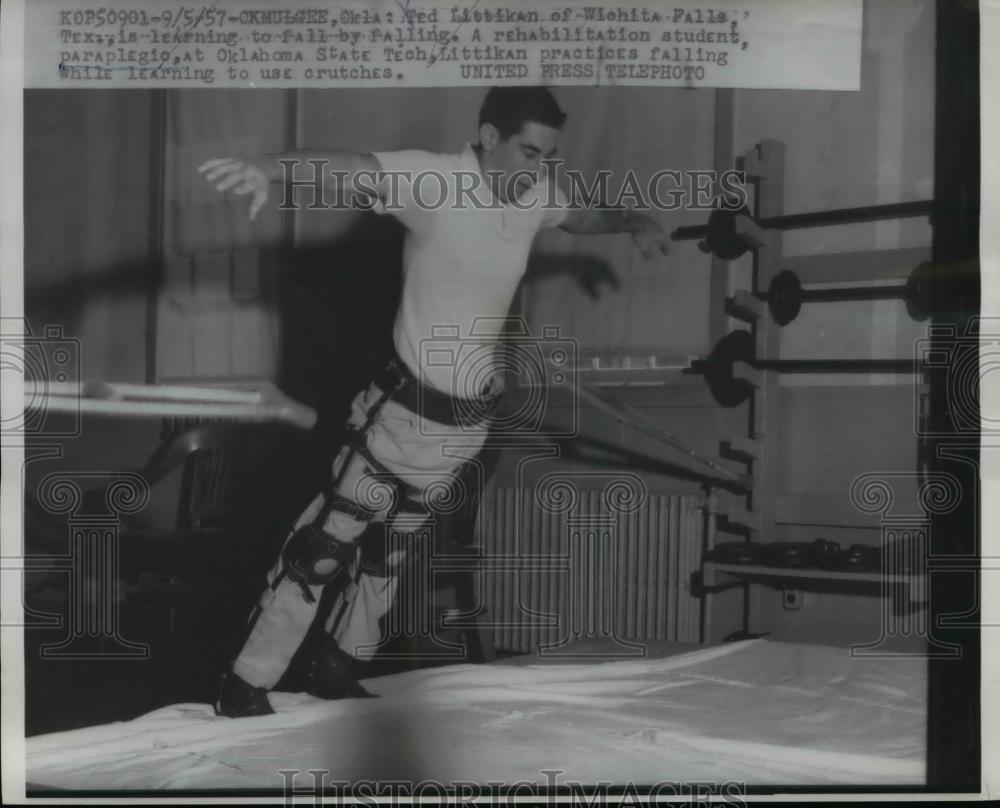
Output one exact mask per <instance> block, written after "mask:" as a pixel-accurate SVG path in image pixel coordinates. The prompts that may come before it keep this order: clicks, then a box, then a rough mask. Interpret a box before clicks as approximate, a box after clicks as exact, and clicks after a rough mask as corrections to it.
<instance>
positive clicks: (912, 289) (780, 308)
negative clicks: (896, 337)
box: [765, 262, 935, 326]
mask: <svg viewBox="0 0 1000 808" xmlns="http://www.w3.org/2000/svg"><path fill="white" fill-rule="evenodd" d="M933 274H934V265H933V264H931V263H929V262H924V263H922V264H920V265H918V266H917V267H916V268H915V269H914V270H913V271H912V272H911V273H910V277H909V278H907V279H906V283H902V284H892V285H886V286H870V287H867V286H857V287H850V288H843V289H810V290H808V291H803V289H802V285H801V284H800V283H799V279H798V276H796V274H795V273H794V272H792V271H791V270H788V269H786V270H783V271H781V272H779V273H778V274H777V275H775V276H774V278H773V279H772V280H771V284H770V286H768V288H767V296H766V297H765V300H767V308H768V311H770V312H771V317H772V318H773V319H774V321H775V322H776V323H777V324H778V325H781V326H784V325H788V324H789V323H790V322H792V320H794V319H795V318H796V317H798V316H799V310H800V309H801V308H802V304H803V303H814V302H830V301H836V300H897V299H898V300H905V301H906V311H907V313H908V314H909V315H910V317H912V318H913V319H914V320H918V321H919V320H926V319H927V318H928V317H930V316H931V314H932V313H933V312H934V303H935V297H934V287H933V285H932V275H933Z"/></svg>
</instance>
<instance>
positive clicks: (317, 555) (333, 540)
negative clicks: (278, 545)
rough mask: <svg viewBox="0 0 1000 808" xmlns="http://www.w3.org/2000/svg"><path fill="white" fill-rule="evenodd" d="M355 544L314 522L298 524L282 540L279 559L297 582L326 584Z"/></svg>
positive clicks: (343, 562)
mask: <svg viewBox="0 0 1000 808" xmlns="http://www.w3.org/2000/svg"><path fill="white" fill-rule="evenodd" d="M356 548H357V545H356V544H355V543H354V542H347V541H341V540H340V539H338V538H337V537H336V536H333V535H331V534H330V533H326V532H325V531H323V530H321V529H320V528H319V527H318V526H317V525H316V523H315V522H313V523H310V524H308V525H303V526H302V527H300V528H299V529H298V530H296V531H295V533H294V534H293V535H292V537H291V538H290V539H289V540H288V541H287V542H285V546H284V548H283V549H282V551H281V560H282V563H283V564H284V568H285V573H286V574H287V575H288V577H289V578H290V579H291V580H293V581H295V582H296V583H298V584H300V585H302V586H303V587H309V586H325V585H326V584H328V583H330V582H331V581H333V580H335V579H336V578H337V576H338V575H340V573H341V572H343V570H345V569H346V568H347V565H348V564H349V563H350V560H351V558H353V556H354V553H355V551H356ZM307 599H308V598H307Z"/></svg>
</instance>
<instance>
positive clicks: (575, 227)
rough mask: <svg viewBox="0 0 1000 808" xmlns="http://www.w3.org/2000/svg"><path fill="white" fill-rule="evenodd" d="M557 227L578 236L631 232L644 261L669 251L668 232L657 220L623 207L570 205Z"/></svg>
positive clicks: (667, 253) (666, 253)
mask: <svg viewBox="0 0 1000 808" xmlns="http://www.w3.org/2000/svg"><path fill="white" fill-rule="evenodd" d="M558 226H559V227H560V228H561V229H562V230H565V231H566V232H568V233H575V234H578V235H601V234H604V233H631V234H632V241H634V242H635V246H636V247H637V248H638V250H639V252H641V253H642V254H643V256H644V257H645V258H646V259H647V260H648V259H652V258H655V257H657V256H658V255H661V256H662V255H669V254H670V235H669V234H668V233H667V231H666V230H664V229H663V227H662V226H661V225H660V223H659V222H657V221H656V220H655V219H652V218H650V217H649V216H646V215H644V214H642V213H636V212H635V211H632V210H628V209H627V208H571V209H569V210H568V211H567V213H566V217H565V218H564V219H563V220H562V222H561V223H560V224H559V225H558Z"/></svg>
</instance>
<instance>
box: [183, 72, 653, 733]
mask: <svg viewBox="0 0 1000 808" xmlns="http://www.w3.org/2000/svg"><path fill="white" fill-rule="evenodd" d="M565 119H566V116H565V113H563V111H562V110H561V109H560V108H559V105H558V104H557V102H556V100H555V98H554V97H553V96H552V94H551V93H550V92H549V91H548V90H547V89H544V88H540V87H504V88H494V89H492V90H490V91H489V93H487V95H486V98H485V99H484V101H483V104H482V107H481V109H480V112H479V143H478V145H476V146H466V148H465V150H464V151H463V152H462V153H461V154H456V155H442V154H433V153H429V152H423V151H398V152H374V153H356V152H347V151H328V152H308V153H304V152H295V153H291V154H285V155H272V156H270V157H268V158H261V159H260V160H256V161H248V160H237V159H231V158H222V159H216V160H210V161H208V162H207V163H205V164H204V165H203V166H201V167H200V168H199V171H202V172H203V173H204V174H205V177H206V179H207V180H209V181H211V182H213V183H216V187H217V188H218V190H220V191H232V192H234V193H236V194H239V195H249V196H250V197H251V203H250V216H251V218H253V217H254V216H255V215H256V214H257V213H258V212H259V211H260V209H261V207H262V206H263V205H264V204H265V202H266V200H267V198H268V189H269V186H270V184H271V183H272V182H284V181H286V176H285V172H284V170H283V167H282V165H281V164H280V163H279V162H278V161H279V160H281V159H296V160H298V161H302V162H305V161H309V162H314V161H320V163H321V164H322V165H323V166H324V168H325V170H326V171H325V174H324V176H323V183H324V187H329V188H332V189H336V190H337V191H338V192H340V193H341V194H344V193H352V194H356V193H359V192H360V193H361V194H363V195H368V196H369V197H370V198H371V202H372V204H373V206H374V208H375V209H376V210H378V211H379V212H382V213H391V214H392V215H394V216H396V218H398V219H399V221H400V222H401V223H402V224H403V225H405V227H406V230H407V232H406V237H405V242H404V247H403V293H402V299H401V303H400V307H399V311H398V313H397V316H396V321H395V325H394V329H393V343H394V346H395V350H396V356H395V357H394V358H393V359H392V360H391V361H390V362H389V364H388V366H387V367H386V368H385V369H384V370H383V371H382V372H381V373H379V374H377V376H376V378H374V379H373V380H372V383H371V384H370V386H369V387H368V388H367V389H366V390H364V391H362V392H360V393H358V395H357V397H356V398H355V399H354V402H353V404H352V412H351V415H350V417H349V419H348V434H349V436H350V437H349V438H348V440H347V441H346V443H345V445H344V446H343V447H342V448H341V450H340V452H339V454H338V455H337V457H336V459H335V461H334V464H333V474H332V478H331V482H330V484H329V486H328V487H327V489H326V490H325V491H323V492H322V493H321V494H319V495H318V496H317V497H316V498H315V499H314V500H313V502H312V503H311V504H310V505H309V506H308V507H307V508H306V510H305V511H304V512H303V513H302V515H301V516H300V517H299V519H298V521H297V522H296V524H295V527H294V529H293V530H292V532H291V535H290V536H289V537H288V538H287V540H286V541H285V544H284V547H283V548H282V551H281V554H280V557H279V558H278V560H277V562H276V564H275V566H274V568H273V569H272V570H271V571H270V572H269V574H268V586H267V588H266V589H265V590H264V592H263V594H262V595H261V597H260V600H259V602H258V604H257V606H256V608H255V610H254V613H253V614H252V615H251V618H250V622H249V636H248V638H247V640H246V642H245V644H244V645H243V648H242V651H241V652H240V654H239V656H238V657H237V659H236V660H235V662H234V663H233V666H232V669H231V670H230V671H228V672H227V673H226V674H225V675H224V677H223V680H222V686H221V690H220V694H219V698H218V700H217V702H216V711H217V712H218V713H219V714H220V715H226V716H231V717H239V716H250V715H262V714H266V713H271V712H273V709H272V707H271V704H270V702H269V700H268V695H267V694H268V691H269V690H271V689H272V688H273V687H274V686H275V685H276V684H277V683H278V681H279V680H280V679H281V677H282V675H283V674H284V673H285V670H286V669H287V668H288V666H289V664H290V662H291V660H292V657H293V656H294V655H295V654H296V652H297V651H298V650H299V647H300V646H301V645H302V643H303V641H304V640H305V638H306V636H307V634H309V633H310V629H311V627H312V624H313V622H314V620H315V619H316V616H317V610H318V603H319V600H320V597H321V595H322V594H323V590H324V588H325V587H326V586H327V585H329V584H331V583H333V582H334V581H337V582H338V584H340V590H339V592H337V593H336V599H335V601H334V605H333V609H332V611H331V613H330V616H329V619H328V620H327V623H326V625H325V629H326V631H325V632H324V633H323V637H324V640H323V641H322V642H321V643H319V644H318V645H317V647H316V648H315V649H310V660H309V666H308V670H309V676H308V683H309V684H308V689H309V692H310V693H311V694H312V695H314V696H318V697H320V698H345V697H347V698H349V697H364V696H368V695H370V694H369V693H368V692H367V691H366V690H365V689H364V688H363V687H362V686H361V685H360V684H359V683H358V682H357V680H356V679H355V678H354V677H353V676H352V675H351V673H350V668H351V665H350V663H351V661H352V658H354V659H357V658H365V657H367V656H370V655H371V653H373V649H374V648H375V647H376V646H377V644H378V640H379V638H380V636H381V634H380V629H379V620H380V618H381V617H382V616H383V615H384V614H385V613H386V612H387V611H388V610H389V608H390V606H391V605H392V600H393V597H394V596H395V591H396V584H397V577H396V571H398V569H399V568H400V565H401V564H402V562H403V560H404V558H405V555H406V549H405V547H404V548H399V547H389V546H388V545H387V542H386V537H387V536H388V535H390V534H391V535H400V534H407V533H410V534H412V533H414V532H416V531H419V530H420V526H421V525H422V524H423V523H424V522H426V521H427V520H428V519H429V518H430V516H431V513H432V510H433V507H434V499H435V496H438V495H440V493H441V491H442V490H444V489H443V487H446V486H448V485H452V484H453V483H454V481H455V475H456V474H457V473H458V472H459V470H460V469H461V467H462V466H463V464H465V463H468V462H469V461H471V460H473V459H474V458H475V457H476V455H477V454H478V453H479V451H480V450H481V449H482V446H483V443H484V441H485V438H486V434H487V429H488V423H489V420H490V414H491V413H492V412H493V410H494V408H495V405H496V402H497V400H498V397H499V393H500V389H501V381H500V376H499V372H494V373H492V374H486V377H485V378H484V375H483V374H482V367H481V365H480V366H477V367H476V368H475V372H470V370H469V369H468V368H469V366H470V365H476V364H477V363H474V362H473V363H469V362H465V361H463V359H464V358H468V355H469V352H470V351H471V352H475V353H477V354H478V355H481V354H482V350H483V344H484V334H483V331H482V328H481V327H479V328H477V329H475V340H474V343H470V344H466V345H462V344H459V345H458V346H457V348H456V350H455V351H454V352H453V354H452V359H451V360H450V361H448V362H432V361H428V360H427V356H428V355H430V354H429V352H428V351H427V350H426V347H425V346H426V345H428V344H432V341H433V340H434V339H435V338H438V337H439V335H440V333H441V328H442V327H444V328H445V330H446V331H448V333H451V334H455V335H458V342H459V343H461V339H462V337H466V338H467V337H468V336H470V335H471V334H472V333H473V331H474V328H473V326H474V324H477V323H478V324H482V323H502V322H503V320H504V318H505V317H506V315H507V312H508V309H509V307H510V304H511V301H512V299H513V296H514V293H515V291H516V289H517V287H518V284H519V283H520V280H521V278H522V276H523V275H524V272H525V269H526V267H527V260H528V253H529V251H530V248H531V244H532V241H533V240H534V237H535V234H536V233H537V232H538V231H539V230H540V229H542V228H543V227H560V228H562V229H563V230H566V231H569V232H571V233H578V234H601V233H631V234H632V237H633V239H634V241H635V243H636V245H637V247H638V248H639V249H640V250H641V251H642V253H643V254H644V255H645V256H646V257H647V258H651V257H653V255H655V254H656V253H657V252H660V253H662V254H666V252H667V247H666V245H667V235H666V233H665V232H664V231H663V230H662V229H661V228H660V226H659V225H658V224H657V223H656V222H654V221H653V220H651V219H650V218H648V217H646V216H642V215H638V214H635V213H633V212H630V211H627V210H608V209H584V208H578V207H573V206H571V205H570V203H569V201H568V200H567V198H566V196H565V195H564V194H563V192H562V191H561V190H560V189H559V188H558V187H557V186H556V185H555V183H553V182H552V181H551V180H550V179H549V178H547V177H546V176H545V172H544V171H543V161H545V160H546V159H547V158H551V157H553V155H554V154H555V152H556V144H557V140H558V138H559V135H560V131H561V129H562V126H563V123H564V122H565ZM500 338H501V334H500V333H499V329H495V330H494V331H493V333H491V334H489V335H487V336H486V337H485V339H486V340H487V341H488V342H489V341H493V342H495V343H496V344H497V345H498V344H499V341H500ZM452 347H455V346H454V345H453V346H452Z"/></svg>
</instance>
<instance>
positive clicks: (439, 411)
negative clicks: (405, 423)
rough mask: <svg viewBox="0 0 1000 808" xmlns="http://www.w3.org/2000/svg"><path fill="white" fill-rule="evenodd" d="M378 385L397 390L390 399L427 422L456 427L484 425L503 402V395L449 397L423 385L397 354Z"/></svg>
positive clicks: (383, 371)
mask: <svg viewBox="0 0 1000 808" xmlns="http://www.w3.org/2000/svg"><path fill="white" fill-rule="evenodd" d="M374 381H375V384H376V385H378V387H380V388H381V389H382V390H384V391H386V392H389V391H392V390H394V391H395V392H394V393H392V395H391V396H390V399H391V400H392V401H395V402H396V403H397V404H400V405H402V406H403V407H405V408H406V409H408V410H409V411H410V412H412V413H416V414H417V415H419V416H421V417H422V418H426V419H427V420H428V421H433V422H434V423H437V424H443V425H446V426H453V427H466V428H473V427H485V426H486V425H487V424H488V423H489V421H490V419H491V418H492V416H493V414H494V413H495V412H496V410H497V408H498V407H499V405H500V396H499V395H495V396H483V397H481V398H477V399H469V398H461V397H458V396H450V395H448V394H447V393H445V392H442V391H441V390H438V389H436V388H434V387H431V386H430V385H428V384H424V383H423V382H421V381H420V379H418V378H417V377H416V376H415V375H414V374H413V372H412V371H411V370H410V369H409V368H408V367H407V366H406V364H405V363H404V362H403V360H402V359H400V358H399V357H398V356H396V357H393V358H392V359H391V360H389V363H388V364H387V365H386V366H385V367H384V368H383V369H382V370H381V371H379V372H378V373H377V374H375V379H374Z"/></svg>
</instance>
